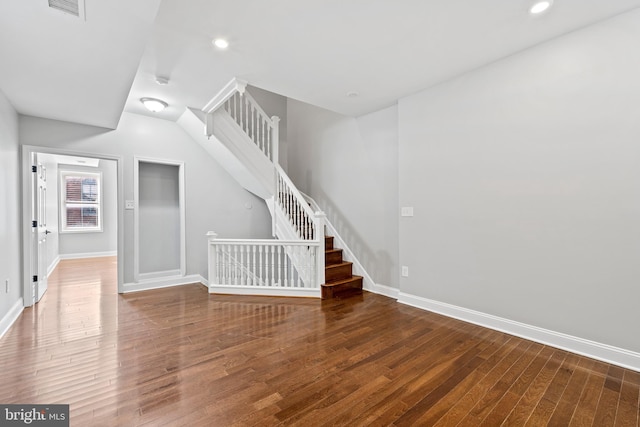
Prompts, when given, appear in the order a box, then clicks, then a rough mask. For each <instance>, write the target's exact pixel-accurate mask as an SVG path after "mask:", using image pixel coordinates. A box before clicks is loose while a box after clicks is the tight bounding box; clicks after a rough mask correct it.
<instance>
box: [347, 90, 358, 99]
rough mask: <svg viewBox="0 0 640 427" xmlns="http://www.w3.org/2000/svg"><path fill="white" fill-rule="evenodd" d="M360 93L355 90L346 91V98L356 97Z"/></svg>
mask: <svg viewBox="0 0 640 427" xmlns="http://www.w3.org/2000/svg"><path fill="white" fill-rule="evenodd" d="M359 95H360V94H359V93H358V92H356V91H355V90H352V91H349V92H347V98H357V97H358V96H359Z"/></svg>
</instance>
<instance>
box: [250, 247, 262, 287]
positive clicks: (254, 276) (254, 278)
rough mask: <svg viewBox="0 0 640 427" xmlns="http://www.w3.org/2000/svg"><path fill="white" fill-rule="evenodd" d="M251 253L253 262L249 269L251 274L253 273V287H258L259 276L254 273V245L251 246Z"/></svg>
mask: <svg viewBox="0 0 640 427" xmlns="http://www.w3.org/2000/svg"><path fill="white" fill-rule="evenodd" d="M251 248H252V252H253V260H252V267H251V272H252V273H253V285H254V286H256V285H258V279H259V277H260V276H258V273H257V271H256V245H252V247H251Z"/></svg>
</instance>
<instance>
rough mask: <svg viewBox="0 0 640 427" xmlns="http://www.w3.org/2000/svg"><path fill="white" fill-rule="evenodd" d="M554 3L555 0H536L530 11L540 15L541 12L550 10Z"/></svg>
mask: <svg viewBox="0 0 640 427" xmlns="http://www.w3.org/2000/svg"><path fill="white" fill-rule="evenodd" d="M552 4H553V0H544V1H538V2H535V3H534V4H533V5H532V6H531V7H530V8H529V13H530V14H532V15H540V14H541V13H544V12H546V11H547V10H549V8H550V7H551V5H552Z"/></svg>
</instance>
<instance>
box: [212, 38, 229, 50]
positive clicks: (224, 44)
mask: <svg viewBox="0 0 640 427" xmlns="http://www.w3.org/2000/svg"><path fill="white" fill-rule="evenodd" d="M212 43H213V44H214V46H215V47H217V48H219V49H226V48H228V47H229V42H228V41H227V40H225V39H215V40H213V42H212Z"/></svg>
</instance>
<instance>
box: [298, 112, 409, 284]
mask: <svg viewBox="0 0 640 427" xmlns="http://www.w3.org/2000/svg"><path fill="white" fill-rule="evenodd" d="M287 118H288V124H287V130H288V136H287V138H288V141H289V145H290V146H289V153H288V157H289V167H288V174H289V176H290V177H291V179H292V181H293V182H294V184H295V185H296V186H297V187H298V188H299V189H300V190H301V191H303V192H305V193H307V194H308V195H310V196H311V197H313V198H314V199H315V200H316V201H317V202H318V204H319V205H320V207H322V209H323V210H324V211H325V213H326V214H327V217H328V218H329V220H330V221H331V222H332V223H333V224H334V226H335V227H336V229H337V230H338V232H339V233H340V235H341V236H342V238H343V239H345V241H346V243H347V244H348V245H349V247H350V248H351V250H352V251H353V252H354V254H355V256H356V257H357V258H358V260H359V261H360V262H361V263H362V264H363V266H364V268H365V270H366V271H367V272H368V273H369V275H371V277H372V279H373V280H374V281H375V282H376V283H377V284H381V285H385V286H392V287H398V237H397V236H398V192H397V189H398V161H397V159H398V151H397V150H398V119H397V108H396V107H390V108H387V109H384V110H381V111H378V112H375V113H372V114H368V115H365V116H362V117H359V118H353V117H346V116H342V115H340V114H337V113H333V112H330V111H327V110H323V109H320V108H318V107H314V106H311V105H309V104H305V103H302V102H299V101H294V100H289V101H288V109H287Z"/></svg>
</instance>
